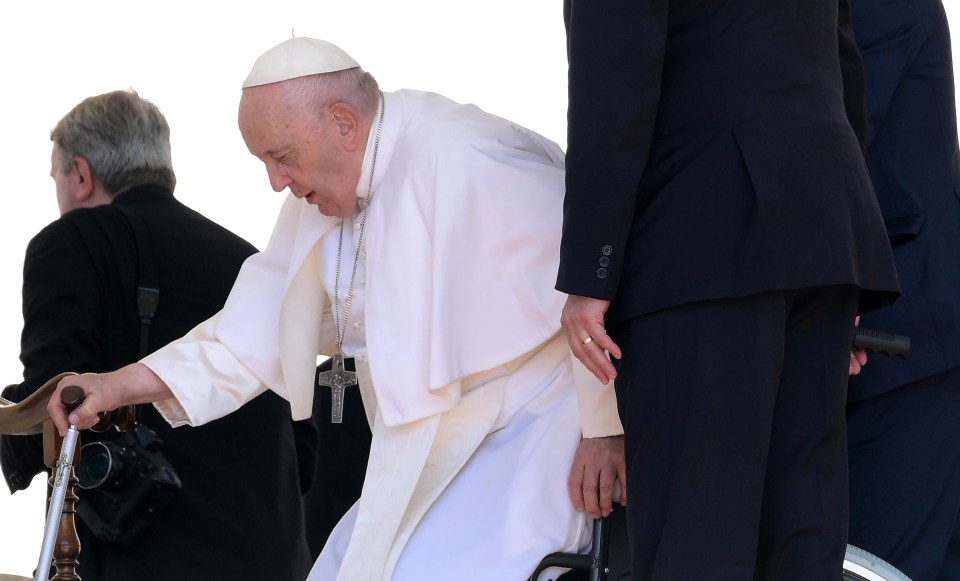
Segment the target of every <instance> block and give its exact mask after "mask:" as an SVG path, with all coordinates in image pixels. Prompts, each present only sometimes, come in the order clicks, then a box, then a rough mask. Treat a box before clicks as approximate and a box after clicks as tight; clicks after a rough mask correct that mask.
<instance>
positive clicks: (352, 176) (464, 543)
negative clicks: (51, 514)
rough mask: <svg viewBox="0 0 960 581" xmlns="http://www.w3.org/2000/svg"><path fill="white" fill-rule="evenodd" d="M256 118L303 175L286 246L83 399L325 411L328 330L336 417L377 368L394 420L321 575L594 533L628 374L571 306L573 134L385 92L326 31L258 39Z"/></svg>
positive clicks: (89, 406) (208, 411) (509, 555)
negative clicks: (591, 344) (566, 291)
mask: <svg viewBox="0 0 960 581" xmlns="http://www.w3.org/2000/svg"><path fill="white" fill-rule="evenodd" d="M239 125H240V132H241V134H242V136H243V139H244V141H245V142H246V145H247V148H248V149H249V150H250V152H251V153H252V154H253V155H254V156H256V157H257V158H258V159H260V160H261V161H262V162H263V163H264V165H265V166H266V170H267V176H268V178H269V180H270V184H271V186H272V188H273V189H274V190H276V191H277V192H280V191H284V190H289V192H290V195H289V196H287V198H286V201H285V202H284V205H283V207H282V208H281V210H280V215H279V217H278V219H277V224H276V227H275V229H274V233H273V236H272V238H271V240H270V243H269V245H268V247H267V249H266V250H264V251H263V252H262V253H260V254H258V255H256V256H254V257H251V259H250V260H248V261H247V262H246V263H245V264H244V266H243V269H242V270H241V272H240V275H239V277H238V279H237V284H236V285H235V286H234V289H233V290H232V291H231V293H230V297H229V299H228V300H227V303H226V305H225V306H224V309H223V310H222V311H221V312H220V313H219V314H218V315H217V316H215V317H212V318H211V319H209V320H208V321H207V322H205V323H203V324H201V325H199V326H197V327H196V328H195V329H194V330H193V331H191V332H190V333H189V334H188V335H187V336H185V337H184V338H182V339H180V340H179V341H177V342H175V343H173V344H171V345H168V346H167V347H166V348H164V349H162V350H160V351H158V352H157V353H154V354H152V355H150V356H148V357H146V358H144V359H143V360H141V362H140V363H137V364H134V365H130V366H127V367H124V368H122V369H120V370H118V371H116V372H114V373H108V374H101V375H82V376H79V377H74V378H71V383H74V384H76V385H79V386H81V387H82V388H83V389H84V390H85V391H86V393H87V396H86V400H85V401H84V403H83V404H81V405H80V407H78V408H77V409H75V410H74V411H73V412H72V413H71V414H70V416H69V422H70V423H72V424H75V425H76V426H77V427H78V428H80V429H83V428H86V427H89V426H90V425H92V423H93V422H94V421H95V420H96V413H97V412H98V411H101V410H106V409H113V408H116V407H118V406H119V405H122V404H124V403H128V402H157V403H156V404H155V405H156V407H157V409H159V410H160V411H161V412H162V413H163V414H164V416H165V417H166V418H167V420H168V421H170V422H171V423H172V424H174V425H193V426H197V425H201V424H207V423H208V422H212V420H215V419H216V418H219V417H221V416H227V417H229V415H228V414H230V415H233V414H236V413H238V411H237V410H238V409H239V411H242V410H243V409H244V408H245V407H246V405H245V403H246V402H247V401H249V400H250V398H252V397H254V396H257V395H258V394H261V393H263V392H264V391H267V390H270V391H273V392H276V393H279V394H281V395H283V396H284V397H285V398H286V399H287V400H289V402H290V406H291V409H292V411H293V416H294V417H295V418H303V417H306V416H309V415H310V413H311V411H312V409H313V407H312V400H313V397H314V394H313V390H311V389H309V386H310V384H311V383H312V381H311V380H312V378H313V373H314V368H315V362H316V358H317V355H318V354H324V355H328V356H330V357H331V358H332V361H333V369H332V370H331V372H329V373H326V374H323V373H322V374H320V383H321V384H322V385H327V386H329V387H330V388H331V389H332V391H333V394H334V396H335V399H334V402H333V404H332V406H331V409H332V416H333V418H332V419H333V420H334V421H336V420H337V419H338V416H339V413H340V411H341V405H342V400H341V399H340V398H339V396H338V393H339V392H340V390H342V389H355V388H359V390H360V394H361V396H362V397H363V403H364V407H365V411H366V413H367V417H368V420H369V422H370V424H371V426H372V434H373V438H372V442H371V447H370V458H369V463H368V466H367V472H366V480H365V482H364V486H363V492H362V494H361V496H360V499H359V501H358V502H357V504H356V505H354V507H353V508H352V509H351V510H350V511H349V512H348V513H347V515H346V516H345V517H344V518H343V519H342V520H341V521H340V523H339V524H338V525H337V527H336V528H335V529H334V531H333V533H332V534H331V536H330V539H329V541H328V542H327V544H326V546H325V547H324V549H323V551H322V553H321V554H320V556H319V558H318V560H317V562H316V564H315V565H314V568H313V570H312V571H311V574H310V580H311V581H333V580H334V579H336V580H338V581H407V580H414V579H416V580H418V581H429V580H436V581H440V580H447V579H458V580H460V581H487V580H490V579H511V580H520V579H524V578H526V577H528V576H529V575H530V574H531V573H532V572H533V570H534V569H535V568H536V566H537V564H538V562H539V561H540V560H541V559H542V558H543V557H544V556H545V555H546V554H547V553H550V552H554V551H573V550H579V549H583V548H584V547H585V546H586V545H588V544H589V541H590V534H589V533H590V526H589V525H590V516H599V515H600V514H607V513H608V512H609V511H610V509H611V505H612V496H613V489H614V482H615V480H617V479H618V478H621V479H622V477H623V468H624V462H623V449H622V438H621V437H620V436H619V435H620V434H621V433H622V430H621V426H620V421H619V419H618V417H617V410H616V401H615V398H614V394H613V390H612V388H610V387H608V386H603V385H601V384H600V383H599V382H597V381H596V380H595V379H593V378H592V376H591V375H590V374H589V373H588V372H587V371H586V369H584V368H583V367H582V366H580V364H579V362H578V361H576V360H575V359H574V357H573V355H572V353H571V351H570V349H569V347H568V346H567V344H566V340H565V339H564V337H563V333H562V331H561V329H560V323H559V320H560V310H561V308H562V304H563V296H562V295H561V293H559V292H557V291H556V290H554V289H553V280H554V278H555V275H556V269H557V263H558V261H559V237H560V228H561V222H562V198H563V153H562V151H561V150H560V148H559V147H558V146H557V145H556V144H554V143H552V142H550V141H548V140H547V139H544V138H543V137H541V136H539V135H537V134H535V133H533V132H532V131H529V130H527V129H525V128H523V127H520V126H518V125H516V124H514V123H511V122H509V121H507V120H505V119H501V118H499V117H496V116H494V115H491V114H489V113H486V112H484V111H481V110H480V109H478V108H477V107H475V106H472V105H463V104H460V103H456V102H454V101H452V100H450V99H447V98H445V97H442V96H440V95H436V94H432V93H424V92H420V91H411V90H401V91H395V92H381V91H380V89H379V87H378V85H377V82H376V81H375V80H374V79H373V77H372V76H370V75H369V74H368V73H366V72H365V71H363V70H362V69H361V68H360V66H359V64H358V63H357V62H356V61H354V60H353V59H352V58H351V57H350V56H349V55H347V54H346V53H345V52H344V51H343V50H341V49H340V48H338V47H336V46H334V45H332V44H330V43H328V42H324V41H321V40H317V39H310V38H294V39H290V40H288V41H285V42H283V43H281V44H280V45H277V46H276V47H274V48H272V49H270V50H268V51H267V52H266V53H264V54H263V55H262V56H261V57H260V58H259V59H258V60H257V62H256V63H255V64H254V66H253V69H252V71H251V73H250V75H249V76H248V77H247V80H246V81H245V82H244V84H243V93H242V96H241V98H240V108H239ZM317 210H319V211H317ZM349 357H352V358H353V360H354V364H355V366H356V372H351V371H348V370H347V369H348V366H347V361H346V359H347V358H349ZM64 385H65V384H63V383H61V388H62V387H63V386H64ZM58 401H59V400H58V395H54V396H53V398H52V400H51V403H50V406H49V409H50V411H51V414H52V417H53V418H54V420H55V421H56V422H57V425H58V427H59V428H60V429H61V430H65V429H66V428H67V423H68V422H67V414H66V413H65V410H64V409H63V408H62V407H60V406H59V405H58ZM217 423H219V422H212V424H217ZM218 461H219V460H218ZM571 467H572V468H571ZM552 573H554V572H553V571H551V572H550V573H548V574H552ZM544 578H546V577H544Z"/></svg>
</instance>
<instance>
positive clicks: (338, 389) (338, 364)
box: [317, 350, 357, 424]
mask: <svg viewBox="0 0 960 581" xmlns="http://www.w3.org/2000/svg"><path fill="white" fill-rule="evenodd" d="M332 359H333V364H332V367H331V369H330V371H322V372H320V373H318V374H317V385H322V386H325V387H329V388H330V397H331V401H330V422H331V423H334V424H339V423H342V422H343V390H344V388H347V387H350V386H351V385H357V374H356V373H354V372H353V371H347V369H346V368H345V367H344V366H343V353H341V352H340V351H339V350H338V351H336V352H335V353H334V354H333V358H332Z"/></svg>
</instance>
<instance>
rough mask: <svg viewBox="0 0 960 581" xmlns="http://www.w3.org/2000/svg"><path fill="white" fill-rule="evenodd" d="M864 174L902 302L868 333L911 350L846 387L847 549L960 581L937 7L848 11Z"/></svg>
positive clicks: (959, 177)
mask: <svg viewBox="0 0 960 581" xmlns="http://www.w3.org/2000/svg"><path fill="white" fill-rule="evenodd" d="M852 7H853V28H854V33H855V35H856V39H857V43H858V44H859V45H860V48H861V52H862V55H863V62H864V68H865V71H866V80H867V91H866V102H867V108H868V111H869V124H868V131H867V149H866V156H867V165H868V167H869V168H870V174H871V178H872V180H873V184H874V188H875V190H876V192H877V198H878V200H879V202H880V209H881V210H882V212H883V217H884V221H885V223H886V226H887V232H888V233H889V235H890V241H891V244H892V245H893V254H894V258H895V259H896V263H897V271H898V273H899V275H900V284H901V287H902V289H903V294H902V295H901V297H900V299H899V300H898V301H897V303H896V304H895V305H894V306H893V307H891V308H889V309H883V310H880V311H877V312H876V313H871V314H869V315H866V316H864V317H863V320H862V321H861V324H863V325H864V326H868V327H871V328H875V329H885V330H888V331H892V332H896V333H902V334H904V335H908V336H909V337H910V338H911V342H912V349H911V353H910V356H909V357H908V358H907V359H906V360H903V359H899V358H889V357H884V356H881V355H875V356H871V358H870V360H869V361H868V363H867V365H866V367H865V368H864V370H863V372H862V373H861V374H860V375H859V376H857V377H854V378H852V379H851V382H850V394H849V399H850V405H849V408H848V418H847V419H848V433H849V438H850V484H851V488H850V495H851V499H850V508H851V510H850V542H851V543H852V544H855V545H857V546H859V547H862V548H864V549H866V550H868V551H870V552H872V553H874V554H876V555H878V556H880V557H882V558H884V559H886V560H887V561H889V562H891V563H892V564H894V565H895V566H897V567H898V568H900V569H901V570H902V571H903V572H904V573H906V574H907V575H909V576H910V578H911V579H913V581H934V580H937V579H940V580H957V579H960V528H958V526H957V521H958V515H960V429H958V427H957V426H958V425H960V422H958V418H960V197H958V196H960V155H958V150H957V117H956V99H955V95H954V77H953V63H952V59H951V47H950V32H949V30H948V26H947V17H946V14H945V13H944V9H943V5H942V4H941V2H940V0H911V1H908V2H904V1H902V0H853V2H852Z"/></svg>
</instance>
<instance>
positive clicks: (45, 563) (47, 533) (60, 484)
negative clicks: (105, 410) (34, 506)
mask: <svg viewBox="0 0 960 581" xmlns="http://www.w3.org/2000/svg"><path fill="white" fill-rule="evenodd" d="M77 435H78V432H77V427H76V426H74V425H72V424H71V425H70V429H69V430H67V435H66V436H64V438H63V447H62V448H61V450H60V458H59V460H57V466H56V474H55V478H54V481H53V493H52V495H51V496H50V507H49V509H48V512H47V523H46V526H45V527H44V531H43V546H42V547H41V548H40V560H39V561H38V562H37V571H36V577H35V581H47V579H48V577H49V576H50V565H51V563H52V559H53V545H54V543H55V542H56V540H57V529H58V528H59V526H60V513H61V512H62V511H63V499H64V497H65V496H66V494H67V483H68V482H69V481H70V470H71V469H72V467H73V454H74V451H75V450H76V448H77Z"/></svg>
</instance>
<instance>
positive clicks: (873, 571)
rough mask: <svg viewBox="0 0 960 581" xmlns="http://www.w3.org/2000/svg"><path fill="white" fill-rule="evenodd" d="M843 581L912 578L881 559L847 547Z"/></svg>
mask: <svg viewBox="0 0 960 581" xmlns="http://www.w3.org/2000/svg"><path fill="white" fill-rule="evenodd" d="M843 581H910V578H909V577H907V576H906V575H904V574H903V572H902V571H900V570H899V569H897V568H896V567H894V566H893V565H891V564H890V563H887V562H886V561H884V560H883V559H881V558H880V557H877V556H876V555H872V554H870V553H868V552H867V551H864V550H863V549H861V548H859V547H854V546H853V545H847V554H846V556H845V557H844V559H843Z"/></svg>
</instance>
